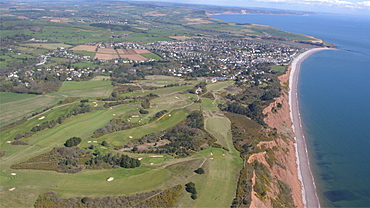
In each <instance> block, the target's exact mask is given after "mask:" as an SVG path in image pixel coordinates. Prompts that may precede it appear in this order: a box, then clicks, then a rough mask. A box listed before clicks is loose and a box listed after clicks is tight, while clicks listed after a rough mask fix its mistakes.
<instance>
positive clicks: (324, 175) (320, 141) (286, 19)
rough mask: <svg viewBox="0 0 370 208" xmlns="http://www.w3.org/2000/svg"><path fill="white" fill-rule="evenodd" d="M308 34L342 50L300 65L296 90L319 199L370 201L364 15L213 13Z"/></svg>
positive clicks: (369, 44) (369, 58) (352, 203)
mask: <svg viewBox="0 0 370 208" xmlns="http://www.w3.org/2000/svg"><path fill="white" fill-rule="evenodd" d="M213 17H214V18H218V19H222V20H226V21H231V22H238V23H256V24H264V25H270V26H273V27H276V28H279V29H282V30H286V31H290V32H296V33H302V34H307V35H313V36H315V37H318V38H322V39H324V40H326V41H327V42H330V43H334V44H335V45H336V46H337V47H338V48H340V49H344V50H345V51H321V52H318V53H315V54H313V55H312V56H310V57H309V58H308V59H306V60H305V61H304V62H303V63H302V65H301V71H300V76H299V85H298V94H299V101H300V111H301V116H302V121H303V125H304V130H305V136H306V140H307V145H308V148H309V153H310V157H311V165H312V166H313V167H312V168H313V172H314V177H315V181H316V183H317V190H318V194H319V197H320V202H321V205H322V206H324V207H370V17H369V16H368V17H358V16H343V15H327V14H325V15H312V16H292V15H281V16H279V15H216V16H213Z"/></svg>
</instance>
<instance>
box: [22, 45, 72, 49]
mask: <svg viewBox="0 0 370 208" xmlns="http://www.w3.org/2000/svg"><path fill="white" fill-rule="evenodd" d="M23 46H28V47H34V48H45V49H51V50H55V49H57V48H62V47H63V48H70V47H71V45H67V44H63V43H26V44H23Z"/></svg>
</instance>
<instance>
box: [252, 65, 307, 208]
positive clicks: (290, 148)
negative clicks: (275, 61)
mask: <svg viewBox="0 0 370 208" xmlns="http://www.w3.org/2000/svg"><path fill="white" fill-rule="evenodd" d="M289 73H290V69H289V70H288V72H287V73H286V74H284V75H282V76H280V77H279V79H280V81H281V85H282V88H283V93H282V95H281V96H280V97H278V98H276V99H275V102H273V103H271V104H270V105H269V106H268V107H267V108H265V109H264V111H263V113H264V114H267V117H266V118H265V122H266V124H267V125H269V126H270V127H271V128H276V129H277V133H278V135H279V136H277V137H276V139H274V140H273V141H264V142H260V143H259V144H258V147H260V148H261V149H264V150H266V151H265V152H260V153H256V154H253V155H251V156H250V158H249V159H248V161H247V162H248V163H250V164H252V163H256V162H257V163H260V164H263V165H264V166H265V167H267V169H268V172H269V174H270V175H269V183H268V184H267V186H266V187H267V188H266V194H265V195H264V196H261V195H258V194H257V193H256V192H255V189H256V187H255V186H256V185H257V186H258V180H260V179H258V177H261V176H258V172H256V171H254V174H253V178H252V184H253V187H254V190H253V192H252V202H251V205H250V207H259V208H260V207H275V206H276V205H277V204H280V205H288V204H284V203H285V202H284V200H285V201H289V200H290V201H291V199H293V204H294V206H296V207H304V205H303V202H302V186H301V182H300V180H299V179H298V169H297V168H298V167H297V164H296V159H297V158H296V152H295V147H294V143H295V142H294V134H293V130H292V128H291V127H292V122H291V119H290V109H289V95H288V91H289V89H288V85H287V82H288V80H289ZM290 191H291V193H289V192H290ZM289 194H291V195H290V196H289ZM290 197H291V198H290Z"/></svg>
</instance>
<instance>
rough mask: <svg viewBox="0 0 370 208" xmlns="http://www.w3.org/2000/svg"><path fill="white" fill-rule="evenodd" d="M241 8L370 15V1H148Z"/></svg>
mask: <svg viewBox="0 0 370 208" xmlns="http://www.w3.org/2000/svg"><path fill="white" fill-rule="evenodd" d="M146 1H163V2H178V3H194V4H211V5H224V6H240V7H265V8H275V9H288V10H299V11H314V12H330V13H353V14H365V15H366V14H368V15H370V1H364V0H146Z"/></svg>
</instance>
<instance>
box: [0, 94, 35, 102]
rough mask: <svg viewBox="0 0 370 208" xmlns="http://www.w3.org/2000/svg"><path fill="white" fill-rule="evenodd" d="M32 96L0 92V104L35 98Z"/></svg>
mask: <svg viewBox="0 0 370 208" xmlns="http://www.w3.org/2000/svg"><path fill="white" fill-rule="evenodd" d="M35 96H36V95H32V94H19V93H13V92H0V104H4V103H8V102H13V101H18V100H23V99H27V98H32V97H35Z"/></svg>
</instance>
